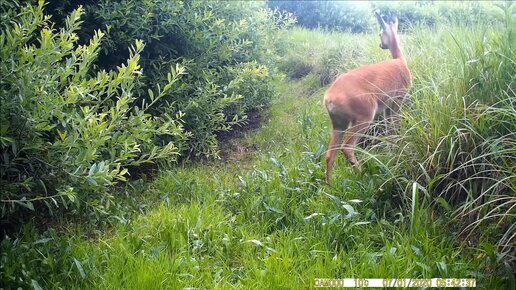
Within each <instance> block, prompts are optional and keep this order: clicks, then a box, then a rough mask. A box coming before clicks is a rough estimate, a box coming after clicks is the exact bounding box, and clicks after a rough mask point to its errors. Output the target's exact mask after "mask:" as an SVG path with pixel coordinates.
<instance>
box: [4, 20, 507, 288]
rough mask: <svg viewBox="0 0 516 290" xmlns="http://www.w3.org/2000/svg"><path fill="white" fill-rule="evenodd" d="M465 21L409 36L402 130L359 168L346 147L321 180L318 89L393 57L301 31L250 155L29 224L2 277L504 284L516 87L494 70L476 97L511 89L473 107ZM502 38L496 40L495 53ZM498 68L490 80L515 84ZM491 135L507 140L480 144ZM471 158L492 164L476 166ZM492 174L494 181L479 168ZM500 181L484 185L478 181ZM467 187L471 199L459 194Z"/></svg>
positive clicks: (11, 243) (248, 143) (352, 40)
mask: <svg viewBox="0 0 516 290" xmlns="http://www.w3.org/2000/svg"><path fill="white" fill-rule="evenodd" d="M460 31H461V30H459V29H455V30H454V29H441V30H436V31H433V33H432V34H430V33H428V31H423V30H416V31H415V32H414V33H412V34H411V35H404V36H402V41H403V42H404V47H405V51H406V55H407V59H408V61H409V66H410V67H411V68H412V70H413V74H414V76H415V82H414V88H413V91H412V92H411V102H410V103H409V104H408V105H407V107H406V108H405V110H404V112H403V114H402V116H401V124H400V129H399V133H398V134H394V135H391V136H385V135H379V136H376V137H374V138H373V139H374V140H373V142H372V143H373V144H371V145H369V146H368V147H365V148H362V149H361V150H360V152H359V154H358V155H359V159H361V160H362V161H364V170H363V172H357V171H356V170H354V169H353V168H351V167H350V166H349V165H348V163H347V162H346V161H345V160H344V158H343V156H342V154H339V155H338V158H337V162H336V167H335V171H334V178H333V183H332V185H331V186H328V185H325V184H324V182H323V180H324V168H323V163H324V162H323V159H324V153H325V150H326V146H327V142H328V138H329V127H328V125H329V122H328V119H327V116H326V113H325V111H324V108H323V105H322V96H323V93H324V87H323V86H321V84H325V83H327V79H328V78H332V77H334V75H335V74H336V73H337V72H338V71H344V70H346V69H349V68H351V67H355V66H357V65H360V64H363V63H368V62H374V61H377V60H381V59H385V58H388V57H389V55H388V53H386V52H384V51H380V50H379V48H378V43H377V40H376V36H374V35H364V36H357V35H348V34H336V33H334V34H327V33H323V32H319V31H307V30H301V29H294V30H293V31H291V33H290V34H289V35H288V37H289V41H290V43H292V47H290V48H289V49H288V53H287V55H286V56H285V62H284V63H283V64H282V66H283V69H284V70H285V71H286V72H287V73H289V74H291V75H292V76H295V77H296V79H295V80H289V79H284V80H281V81H280V82H278V83H277V84H276V85H277V87H278V91H279V96H278V98H277V99H275V100H274V102H273V105H272V107H271V109H270V110H269V111H268V113H267V115H266V117H265V118H264V121H263V123H262V127H261V128H260V129H259V130H258V131H256V132H250V133H247V134H246V135H245V137H243V138H242V139H241V140H239V142H240V145H241V146H242V147H244V148H247V149H248V150H249V152H248V153H247V156H245V158H238V159H237V160H236V161H228V162H221V161H210V162H199V163H195V164H186V165H182V166H179V167H177V168H175V169H171V170H167V171H163V172H161V173H160V174H159V175H158V176H157V178H156V179H155V180H154V181H153V182H150V183H148V184H146V185H144V186H140V187H137V188H135V189H128V191H129V193H130V194H131V193H135V192H137V193H140V194H142V195H144V196H145V198H143V197H142V198H141V202H142V203H143V204H144V205H145V206H144V207H142V209H141V211H139V212H136V213H135V212H133V213H132V214H130V215H121V216H120V217H119V218H118V219H116V220H115V219H113V220H112V221H111V222H110V224H111V226H110V227H107V228H102V229H101V230H98V231H93V230H92V229H91V228H89V227H88V226H87V225H82V226H81V225H79V226H76V225H73V224H70V223H65V224H64V225H63V226H62V228H61V229H60V230H49V231H47V232H45V233H37V231H36V230H34V228H32V227H31V226H30V225H28V226H26V228H25V229H24V232H22V233H21V234H20V237H19V238H18V239H15V240H11V239H5V240H4V241H3V242H2V245H1V250H2V251H1V252H2V256H1V257H2V263H1V264H2V266H1V270H2V271H1V273H2V280H4V281H6V282H7V283H9V284H8V285H12V286H17V285H25V286H27V285H31V284H32V286H33V287H34V288H37V287H36V286H37V285H41V286H43V287H44V288H59V287H61V288H66V289H73V288H78V289H79V288H80V289H183V288H209V289H211V288H216V289H227V288H242V289H268V288H272V289H278V288H280V289H299V288H300V289H306V288H313V287H314V278H396V277H397V278H436V277H443V278H457V277H460V278H476V279H477V285H478V286H479V287H480V288H481V289H507V287H508V285H509V286H510V285H511V284H509V283H510V277H511V276H510V268H508V265H509V264H508V263H507V262H504V261H505V260H504V257H503V255H504V254H502V253H503V252H502V250H500V249H502V248H499V247H496V246H493V244H495V243H496V241H497V240H496V239H500V231H499V229H500V228H499V226H500V224H497V222H498V221H500V222H501V223H502V225H501V226H502V227H503V225H504V224H505V225H507V224H509V225H510V224H511V223H510V222H511V221H513V220H514V216H513V215H511V213H510V212H505V216H504V218H502V219H501V220H500V219H498V220H495V222H492V220H491V217H489V215H485V214H486V211H487V212H489V211H490V210H492V209H493V208H492V207H490V205H500V203H498V202H499V201H500V200H499V199H500V198H502V197H503V196H505V195H509V194H510V192H508V191H507V187H509V189H510V186H511V184H512V186H514V179H513V178H514V177H513V176H512V175H511V174H514V168H515V167H514V163H512V161H513V160H514V159H511V158H514V157H510V155H509V153H510V152H511V151H510V149H511V148H512V147H510V146H509V145H510V144H513V145H514V142H513V141H514V140H513V139H511V136H513V135H506V134H504V130H510V129H511V127H510V126H514V124H513V123H511V122H510V120H514V113H513V112H512V111H511V110H510V106H511V105H513V104H514V103H511V102H513V101H514V91H512V92H511V91H510V90H507V87H506V86H504V84H505V85H507V84H509V85H511V84H512V85H513V84H514V83H513V82H512V83H511V80H510V79H505V81H498V80H499V79H500V78H496V77H494V78H490V79H491V80H496V81H493V82H487V81H485V82H484V83H483V84H484V85H485V86H487V88H484V89H483V91H482V92H488V91H496V92H506V95H505V96H504V95H501V96H500V95H497V97H499V99H498V100H496V101H494V102H492V103H488V102H476V101H475V99H474V98H476V96H477V95H479V94H482V92H475V93H474V94H472V93H471V91H468V88H470V87H469V86H470V85H471V84H470V83H468V82H469V80H467V81H464V80H463V79H462V77H463V76H464V75H468V76H471V75H478V72H475V71H474V70H475V69H478V70H481V69H482V67H480V68H477V67H467V66H464V67H462V65H465V64H464V63H461V62H460V61H459V60H458V59H461V58H462V56H458V55H457V44H456V41H457V39H458V43H459V44H461V45H463V46H466V47H467V48H466V50H469V49H471V50H474V49H473V48H472V47H473V46H474V45H475V43H476V42H475V41H477V40H478V37H480V36H481V33H482V31H479V30H474V29H472V31H470V32H468V33H469V34H467V35H466V34H464V33H463V35H461V34H460ZM486 31H487V33H491V32H492V31H491V30H486ZM493 33H494V32H493ZM453 38H455V40H453ZM468 41H469V42H468ZM468 43H469V44H468ZM495 44H496V43H493V42H490V43H489V45H491V46H492V48H493V51H495V50H496V46H495ZM498 52H499V51H498ZM469 53H471V55H470V56H468V58H474V57H481V55H477V54H483V52H471V51H470V52H469ZM500 53H501V52H500ZM488 57H491V56H490V55H488ZM436 59H438V60H440V61H438V62H437V64H436ZM513 59H514V58H513ZM466 61H467V60H466ZM483 61H485V62H487V61H493V62H494V61H496V59H494V60H493V59H484V60H483ZM486 65H488V64H486ZM504 65H505V64H504ZM489 67H491V66H489ZM484 69H485V67H484ZM509 69H510V67H509ZM457 70H459V71H460V73H461V74H458V72H457ZM472 70H473V71H472ZM506 70H507V68H506V69H505V70H501V72H500V74H499V75H498V76H499V77H500V76H505V78H509V77H510V76H511V75H510V74H506ZM323 71H325V73H326V74H325V75H322V74H321V72H323ZM457 76H459V77H457ZM489 100H491V99H489ZM481 108H487V110H485V111H483V110H482V111H478V110H480V109H481ZM513 108H514V107H513ZM466 112H467V113H466ZM475 114H478V115H475ZM511 114H512V115H511ZM493 116H499V117H498V118H496V120H493V119H492V118H493ZM474 117H479V118H480V119H478V118H476V119H475V118H474ZM482 118H483V119H482ZM495 121H500V122H495ZM482 122H487V124H489V125H486V124H484V125H483V126H489V128H491V131H489V130H487V129H483V127H482V124H483V123H482ZM494 126H498V127H496V128H498V129H497V131H493V130H494V129H493V128H494ZM468 128H470V129H471V130H469V131H467V130H466V129H468ZM483 130H485V131H483ZM488 134H491V135H488ZM507 134H511V133H507ZM488 136H494V137H493V138H492V139H489V138H488ZM492 140H498V144H500V147H496V146H495V147H496V148H495V147H493V148H491V147H489V148H487V149H489V150H491V149H492V150H491V151H488V152H487V153H482V152H483V151H482V150H483V149H486V148H484V147H485V146H487V145H488V144H493V142H492ZM511 140H512V142H513V143H510V142H511ZM504 146H508V147H504ZM482 154H483V155H482ZM496 154H498V155H496ZM478 156H484V157H486V158H483V159H481V160H480V161H479V162H478V163H475V162H473V161H475V160H479V159H478V158H477V157H478ZM491 157H493V158H491ZM504 158H505V159H504ZM230 160H231V159H230ZM488 162H489V163H488ZM503 162H506V163H507V164H506V165H505V167H504V163H503ZM460 163H462V164H463V166H462V167H460ZM458 164H459V165H458ZM472 164H475V165H472ZM486 164H491V165H486ZM482 166H484V167H482ZM457 168H458V169H457ZM475 170H476V172H481V173H482V172H483V173H485V174H486V175H483V176H484V177H485V178H484V179H481V180H480V182H481V183H480V184H481V185H480V187H479V188H476V186H479V185H478V184H479V183H478V182H479V179H478V178H476V177H475V175H471V174H470V175H468V174H469V173H470V172H471V171H475ZM478 170H480V171H478ZM482 170H484V171H482ZM492 170H497V174H499V175H487V174H490V173H489V172H492ZM511 170H512V171H511ZM456 172H458V174H459V175H458V176H457V175H454V174H455V173H456ZM461 174H464V175H463V176H465V178H464V179H460V178H461V177H462V176H461ZM504 176H505V177H506V178H504ZM490 178H492V179H495V182H494V183H489V182H488V181H489V180H490ZM482 182H486V183H482ZM511 182H512V183H511ZM493 184H495V185H496V186H495V187H493V188H490V189H489V190H488V193H485V192H486V188H482V186H491V185H493ZM460 186H462V187H461V188H462V189H465V191H461V190H458V189H457V188H460ZM512 188H513V189H514V187H512ZM475 190H480V192H474V191H475ZM482 190H483V191H482ZM142 191H143V192H142ZM462 194H466V196H467V198H466V201H470V203H467V202H466V205H464V203H460V202H459V201H460V198H461V195H462ZM482 194H484V196H483V197H484V200H487V203H485V204H481V205H480V206H485V208H484V207H482V208H481V210H480V211H478V208H476V206H478V203H476V202H473V203H471V200H470V198H472V199H473V200H474V199H475V198H478V197H479V196H482ZM454 198H455V199H454ZM454 200H455V201H456V203H454V202H453V201H454ZM132 202H133V203H134V202H135V201H134V200H133V201H132ZM510 205H511V204H509V206H510ZM506 209H507V204H505V205H503V206H500V207H496V209H495V212H494V213H495V214H498V213H500V212H501V213H502V214H503V211H504V210H506ZM460 210H464V212H463V213H462V215H466V213H471V212H472V213H474V214H479V213H480V217H481V218H482V219H485V220H484V221H485V222H486V224H487V226H485V227H484V229H485V231H486V232H485V233H484V234H478V233H476V234H475V233H474V234H473V237H474V238H475V239H476V240H475V239H465V238H464V237H463V236H459V235H458V233H459V232H460V231H461V230H462V229H464V227H463V224H462V223H464V222H465V220H464V219H461V218H460V217H461V214H457V212H456V211H459V213H461V212H460ZM121 211H122V212H123V211H124V210H123V209H121ZM454 211H455V212H454ZM482 214H484V215H482ZM491 214H493V213H491ZM504 219H505V220H504ZM507 232H508V233H510V231H507ZM468 243H469V244H468ZM504 263H505V264H504ZM512 277H514V276H512Z"/></svg>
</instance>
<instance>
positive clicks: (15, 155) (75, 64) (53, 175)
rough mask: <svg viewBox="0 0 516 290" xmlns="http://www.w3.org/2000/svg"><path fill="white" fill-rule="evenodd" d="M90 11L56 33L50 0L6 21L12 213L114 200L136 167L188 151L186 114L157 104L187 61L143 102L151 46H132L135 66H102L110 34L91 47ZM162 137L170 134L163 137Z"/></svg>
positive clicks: (5, 183)
mask: <svg viewBox="0 0 516 290" xmlns="http://www.w3.org/2000/svg"><path fill="white" fill-rule="evenodd" d="M81 14H82V9H81V8H80V7H79V8H78V9H76V10H74V11H73V12H72V13H71V14H70V16H69V17H68V18H67V19H66V27H64V28H61V29H59V30H56V29H54V28H52V24H51V23H50V22H49V18H50V17H49V16H44V14H43V2H42V1H40V3H39V5H38V6H30V5H29V6H25V7H23V8H21V11H20V13H19V14H18V15H15V14H12V15H11V17H12V18H9V19H7V23H9V24H7V25H5V26H3V27H2V34H1V36H0V43H1V47H2V48H1V51H0V53H1V55H0V58H1V64H0V65H1V71H2V78H1V81H0V90H1V93H0V97H1V100H2V108H1V115H0V118H1V122H0V123H1V124H2V126H1V130H0V133H1V135H0V142H1V143H0V144H1V151H2V154H1V157H0V158H1V167H0V175H1V180H2V187H3V188H2V198H1V199H2V207H3V214H2V216H5V215H6V214H7V213H8V211H9V210H8V209H9V208H13V207H15V206H16V205H23V206H25V207H27V208H29V209H32V210H34V205H33V202H35V201H44V202H45V203H46V204H47V206H48V207H49V208H50V209H52V208H55V207H59V206H60V205H61V204H64V205H65V206H66V205H67V204H70V203H74V204H75V205H76V206H79V205H80V202H79V200H83V201H92V202H93V200H96V199H98V198H99V197H100V196H102V198H105V197H109V196H110V194H109V193H108V191H106V190H107V189H108V188H109V187H110V186H112V185H113V184H114V183H116V182H118V181H125V180H126V178H127V176H128V174H129V172H128V168H129V167H130V166H133V167H134V166H140V165H142V164H144V163H149V162H154V161H156V160H170V161H173V160H175V159H177V156H178V154H179V151H180V150H179V148H180V147H181V146H182V145H181V142H182V139H183V136H184V132H183V128H182V125H181V123H180V122H179V119H180V117H181V116H179V115H178V116H177V119H176V117H175V116H174V118H171V119H168V120H163V119H156V118H153V117H152V116H151V115H149V113H148V111H149V108H151V107H152V106H153V105H154V104H155V103H156V102H157V101H158V100H159V99H160V98H162V97H163V96H164V95H165V94H166V93H167V92H168V91H169V90H170V89H171V88H172V85H173V84H174V83H175V82H176V81H178V80H179V78H180V76H181V74H182V71H183V68H182V67H181V66H177V67H176V68H175V69H173V70H172V71H171V78H169V80H168V82H166V83H165V86H164V87H163V89H160V88H159V87H158V89H157V90H156V91H155V92H156V93H155V96H154V97H153V98H151V102H148V103H141V104H140V102H139V101H138V97H137V96H136V95H135V92H134V87H135V83H136V80H137V79H138V78H139V75H141V70H140V66H139V64H138V61H139V58H140V53H141V51H142V50H143V48H144V45H143V43H142V42H141V41H136V43H135V46H132V47H131V49H130V57H129V59H128V60H127V63H126V64H122V65H121V66H119V67H118V68H117V69H116V70H112V71H107V72H106V71H104V70H102V71H98V72H96V73H94V72H92V71H91V66H92V62H93V61H94V59H95V58H96V56H97V54H98V50H99V46H100V43H101V40H102V38H103V36H104V34H103V33H102V32H100V31H97V32H96V34H95V36H94V37H93V38H92V39H91V40H90V42H89V44H85V45H77V41H78V38H77V35H76V33H75V31H77V30H78V29H79V26H80V23H81V22H80V16H81ZM4 23H5V22H4ZM162 136H170V141H169V142H166V143H163V142H162V141H161V140H162ZM92 205H93V204H92ZM99 206H100V205H99Z"/></svg>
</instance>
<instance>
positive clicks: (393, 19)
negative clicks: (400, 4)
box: [389, 14, 398, 31]
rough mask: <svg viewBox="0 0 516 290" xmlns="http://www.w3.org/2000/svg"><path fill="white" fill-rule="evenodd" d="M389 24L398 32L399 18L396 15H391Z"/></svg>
mask: <svg viewBox="0 0 516 290" xmlns="http://www.w3.org/2000/svg"><path fill="white" fill-rule="evenodd" d="M389 23H390V24H391V25H393V26H394V28H395V30H396V31H398V17H396V15H394V14H391V16H390V17H389Z"/></svg>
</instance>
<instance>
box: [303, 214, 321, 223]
mask: <svg viewBox="0 0 516 290" xmlns="http://www.w3.org/2000/svg"><path fill="white" fill-rule="evenodd" d="M316 216H324V215H323V214H322V213H317V212H314V213H313V214H311V215H309V216H306V217H305V218H304V220H305V221H307V220H310V219H312V218H313V217H316Z"/></svg>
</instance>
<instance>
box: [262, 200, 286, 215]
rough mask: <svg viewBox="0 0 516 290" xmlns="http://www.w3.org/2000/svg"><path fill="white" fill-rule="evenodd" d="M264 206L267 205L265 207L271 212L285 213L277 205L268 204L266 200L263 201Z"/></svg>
mask: <svg viewBox="0 0 516 290" xmlns="http://www.w3.org/2000/svg"><path fill="white" fill-rule="evenodd" d="M263 206H264V207H265V209H266V210H267V211H269V212H275V213H279V214H285V213H284V212H283V211H282V210H280V209H277V208H275V207H272V206H269V205H267V203H265V201H264V202H263Z"/></svg>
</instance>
